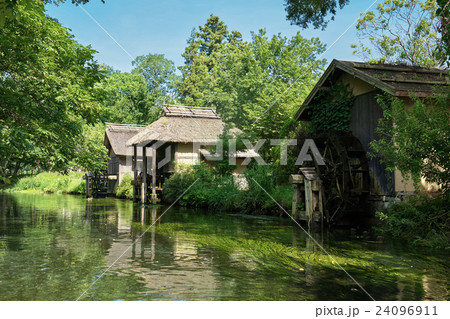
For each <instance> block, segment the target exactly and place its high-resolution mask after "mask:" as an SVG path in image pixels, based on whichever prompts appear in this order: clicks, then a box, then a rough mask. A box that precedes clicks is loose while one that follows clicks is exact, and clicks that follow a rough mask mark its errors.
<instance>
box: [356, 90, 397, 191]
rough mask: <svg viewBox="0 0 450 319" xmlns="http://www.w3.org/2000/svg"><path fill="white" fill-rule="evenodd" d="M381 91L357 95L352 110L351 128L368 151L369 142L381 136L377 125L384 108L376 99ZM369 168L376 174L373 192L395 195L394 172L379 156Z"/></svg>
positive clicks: (371, 160) (372, 180)
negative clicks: (377, 130) (387, 168)
mask: <svg viewBox="0 0 450 319" xmlns="http://www.w3.org/2000/svg"><path fill="white" fill-rule="evenodd" d="M380 93H381V91H373V92H369V93H366V94H363V95H359V96H357V97H356V99H355V103H354V104H353V108H352V110H351V119H350V130H351V131H352V132H353V134H354V135H355V136H356V137H357V138H358V139H359V140H360V142H361V144H362V146H363V147H364V149H365V150H366V152H367V151H369V149H370V147H369V143H370V142H371V141H373V140H375V139H378V138H379V136H378V134H377V132H376V127H377V125H378V120H379V119H380V118H381V117H382V116H383V110H382V109H381V107H380V106H379V105H378V103H377V101H376V95H377V94H380ZM369 168H370V170H371V171H372V172H373V174H374V175H375V176H376V180H375V179H373V178H371V190H372V193H374V194H380V195H393V194H394V173H393V172H387V171H386V166H385V165H384V164H382V163H381V161H380V158H378V157H377V158H373V159H370V160H369ZM371 177H372V176H371Z"/></svg>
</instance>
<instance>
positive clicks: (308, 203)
mask: <svg viewBox="0 0 450 319" xmlns="http://www.w3.org/2000/svg"><path fill="white" fill-rule="evenodd" d="M305 211H306V221H307V222H308V224H309V223H311V221H312V218H313V211H314V207H313V198H312V189H311V181H309V180H305Z"/></svg>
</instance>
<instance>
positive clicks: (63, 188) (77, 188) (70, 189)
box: [3, 172, 86, 194]
mask: <svg viewBox="0 0 450 319" xmlns="http://www.w3.org/2000/svg"><path fill="white" fill-rule="evenodd" d="M83 175H84V173H82V172H70V173H68V174H60V173H55V172H44V173H39V174H37V175H30V176H24V177H21V178H19V179H18V180H17V181H16V182H15V183H14V184H12V185H9V187H8V188H4V189H3V191H6V192H10V191H12V192H18V191H38V192H44V193H56V194H86V182H85V181H84V180H83Z"/></svg>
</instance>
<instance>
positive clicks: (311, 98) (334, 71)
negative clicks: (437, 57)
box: [295, 60, 450, 218]
mask: <svg viewBox="0 0 450 319" xmlns="http://www.w3.org/2000/svg"><path fill="white" fill-rule="evenodd" d="M340 83H341V84H344V85H346V86H347V88H348V89H349V90H350V92H351V95H353V97H354V102H353V105H351V107H350V120H349V125H348V132H343V133H333V132H330V135H329V137H328V138H327V139H326V140H322V141H321V140H320V139H319V140H318V141H317V144H319V145H318V147H319V149H320V151H321V152H324V153H325V154H323V155H324V157H325V161H326V163H327V167H328V168H327V172H326V173H325V175H326V174H328V175H327V176H328V177H330V176H331V175H333V176H334V177H333V178H334V179H333V180H328V181H323V183H324V189H325V192H326V190H327V187H328V188H329V189H330V188H331V192H328V194H326V193H325V194H324V201H325V205H327V202H328V206H329V207H328V209H329V210H330V211H329V214H330V215H332V214H333V213H334V208H337V209H339V205H343V206H346V203H345V202H347V204H350V206H353V207H355V208H358V207H362V206H361V205H362V202H360V200H361V198H363V199H364V200H363V201H364V202H367V201H368V199H369V198H370V199H371V202H372V204H373V203H375V202H378V203H380V202H382V201H383V200H385V199H386V198H387V197H392V196H397V195H398V194H408V193H411V192H414V191H415V188H414V186H413V184H412V182H410V181H407V182H405V181H404V179H403V178H402V176H401V173H400V171H398V170H396V171H395V172H389V171H388V170H386V167H385V166H384V164H383V163H382V161H381V158H378V157H375V158H370V157H369V156H367V152H368V151H369V147H370V146H369V144H370V142H371V141H373V140H376V139H378V138H379V136H378V134H377V131H376V129H377V125H378V121H379V119H380V118H382V116H383V111H382V108H381V106H380V105H379V104H378V102H377V96H378V95H380V94H387V95H390V96H394V97H397V98H399V99H401V100H403V101H404V102H405V105H406V106H410V105H412V104H413V101H412V100H411V98H410V94H413V95H414V96H416V97H419V98H422V97H428V96H432V95H433V94H435V92H436V90H444V92H445V90H447V92H448V90H449V89H450V80H449V72H448V71H447V70H442V69H435V68H421V67H416V66H407V65H390V64H369V63H361V62H349V61H338V60H333V61H332V62H331V64H330V65H329V66H328V68H327V69H326V71H325V72H324V74H323V75H322V77H321V78H320V79H319V81H318V83H317V84H316V86H315V87H314V88H313V90H312V91H311V92H310V94H309V95H308V97H307V98H306V100H305V101H304V103H303V105H302V106H301V107H300V108H299V110H298V111H297V113H296V115H295V119H296V120H298V121H306V122H308V121H311V117H312V114H313V112H314V110H315V107H317V105H319V104H320V99H321V98H323V97H324V96H325V97H326V96H327V94H331V93H328V92H330V91H331V89H332V88H333V87H335V86H336V85H337V84H340ZM320 144H321V145H320ZM332 171H333V172H332ZM327 183H328V185H326V184H327ZM422 187H423V188H425V189H426V190H432V189H433V186H432V185H429V184H426V183H423V185H422ZM330 193H334V195H330ZM351 204H353V205H351ZM372 206H374V205H372ZM330 207H333V209H330ZM347 208H348V205H347ZM325 209H326V208H325ZM330 217H331V216H329V218H330Z"/></svg>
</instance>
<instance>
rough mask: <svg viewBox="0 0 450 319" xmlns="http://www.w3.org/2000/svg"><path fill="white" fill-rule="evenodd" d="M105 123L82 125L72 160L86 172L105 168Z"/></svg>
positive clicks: (106, 152) (106, 154)
mask: <svg viewBox="0 0 450 319" xmlns="http://www.w3.org/2000/svg"><path fill="white" fill-rule="evenodd" d="M104 136H105V125H104V124H101V123H98V124H95V125H84V126H83V137H82V139H81V140H80V142H79V143H78V146H77V153H76V155H75V159H74V162H75V163H76V165H77V166H79V167H81V168H83V169H85V170H86V171H88V172H98V171H100V170H102V169H104V168H105V166H106V163H107V160H108V151H107V149H106V148H105V146H104V145H103V140H104Z"/></svg>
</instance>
